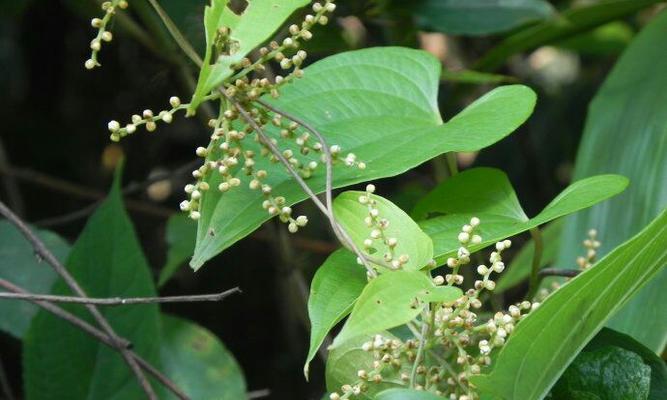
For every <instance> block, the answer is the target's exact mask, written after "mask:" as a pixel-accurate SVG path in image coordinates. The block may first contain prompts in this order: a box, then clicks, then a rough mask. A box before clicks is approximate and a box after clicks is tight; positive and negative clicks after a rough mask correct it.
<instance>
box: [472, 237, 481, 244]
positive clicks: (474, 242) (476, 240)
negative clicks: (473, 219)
mask: <svg viewBox="0 0 667 400" xmlns="http://www.w3.org/2000/svg"><path fill="white" fill-rule="evenodd" d="M470 242H471V243H472V244H480V243H482V237H481V236H479V235H472V238H470Z"/></svg>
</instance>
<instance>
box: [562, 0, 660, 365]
mask: <svg viewBox="0 0 667 400" xmlns="http://www.w3.org/2000/svg"><path fill="white" fill-rule="evenodd" d="M666 34H667V13H664V12H663V13H661V14H660V15H658V17H656V19H655V20H654V21H653V22H652V23H651V24H649V25H648V26H647V27H646V28H645V29H644V31H642V32H641V33H640V34H639V35H638V36H637V38H636V39H635V41H633V43H632V44H631V45H630V47H629V48H628V49H627V51H626V52H625V54H624V55H623V57H621V59H620V60H619V61H618V63H617V65H616V66H615V67H614V69H613V70H612V72H611V74H610V75H609V77H608V78H607V80H606V82H605V83H604V84H603V85H602V88H601V89H600V91H599V92H598V94H597V95H596V97H595V99H594V100H593V102H592V103H591V106H590V108H589V110H590V111H589V115H588V119H587V121H586V127H585V130H584V135H583V138H582V142H581V145H580V148H579V153H578V155H577V162H576V167H575V172H574V176H575V177H582V176H587V175H590V174H596V173H619V174H623V175H625V176H627V177H628V178H630V180H631V182H632V185H631V186H630V188H629V190H628V191H627V192H626V193H624V194H623V195H622V196H619V197H617V198H616V199H613V200H612V201H610V202H608V203H606V204H604V205H603V206H598V207H595V208H593V209H591V210H588V211H586V212H584V213H580V214H578V215H576V216H575V217H573V218H572V219H569V220H568V221H567V223H566V225H565V229H564V232H563V236H562V247H561V251H560V254H559V257H558V260H559V261H558V264H559V265H567V264H571V263H572V262H574V260H575V258H576V256H577V255H579V253H581V245H580V241H581V240H582V239H583V238H584V237H585V235H586V232H587V231H588V229H590V228H595V229H597V230H598V237H599V240H600V242H601V243H602V246H601V247H600V249H599V254H602V255H603V254H605V253H607V252H608V251H610V250H611V249H613V248H614V247H615V246H616V245H618V244H619V243H622V242H623V241H625V240H626V239H627V238H629V237H630V236H632V235H634V234H635V233H637V232H638V231H639V230H640V229H641V228H642V227H643V226H644V225H646V224H647V223H648V222H649V221H650V220H651V219H652V218H654V217H655V216H656V215H658V214H659V213H660V212H661V211H662V210H663V209H665V207H667V190H665V187H666V186H665V182H667V168H665V165H667V134H665V132H666V131H665V126H666V124H667V109H666V108H665V107H664V106H663V104H664V103H665V100H666V98H665V95H664V94H665V93H667V76H665V74H664V73H663V72H662V71H665V69H667V54H663V53H662V52H658V53H656V52H655V49H656V46H659V45H660V44H661V43H662V40H663V39H664V37H665V35H666ZM665 287H667V271H665V272H662V273H661V274H660V275H659V276H658V277H657V278H656V279H655V281H654V282H651V283H650V284H649V285H648V287H646V288H645V289H644V290H643V291H642V293H641V294H639V295H638V296H637V297H636V298H635V299H633V300H632V302H631V303H630V304H629V305H628V306H627V307H626V308H625V309H624V310H623V311H621V312H620V313H619V314H618V315H617V316H615V317H614V318H613V319H612V321H611V323H610V325H609V326H610V327H611V328H613V329H615V330H618V331H621V332H623V333H626V334H629V335H630V336H632V337H634V338H635V339H637V340H638V341H640V342H641V343H643V344H644V345H645V346H646V347H648V348H650V349H652V350H653V351H655V352H656V353H660V352H662V351H663V349H664V348H665V345H666V344H667V318H665V315H667V291H666V290H665ZM647 304H651V306H650V307H647V306H646V305H647Z"/></svg>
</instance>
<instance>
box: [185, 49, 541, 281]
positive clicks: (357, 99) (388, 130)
mask: <svg viewBox="0 0 667 400" xmlns="http://www.w3.org/2000/svg"><path fill="white" fill-rule="evenodd" d="M305 72H306V74H305V76H304V78H303V79H300V80H298V81H296V82H294V83H293V84H290V85H289V86H287V87H285V88H284V90H283V91H282V95H281V97H280V98H279V99H277V100H268V99H267V101H271V102H272V103H273V104H274V105H275V106H277V107H280V108H281V109H283V110H284V111H287V112H289V113H291V114H294V115H296V116H298V117H300V118H302V119H303V120H305V121H308V122H309V123H311V124H312V125H314V126H315V127H316V128H317V129H319V130H320V131H321V132H322V133H323V135H324V136H325V137H326V138H327V140H328V142H329V144H338V145H340V146H341V148H342V150H343V151H344V152H353V153H354V154H356V155H357V156H358V158H359V159H360V160H362V161H364V162H365V163H366V165H367V166H368V167H367V168H366V169H365V170H363V171H360V170H358V169H354V168H348V167H344V166H337V167H336V168H335V170H334V186H335V187H343V186H348V185H351V184H354V183H359V182H363V181H368V180H372V179H377V178H382V177H387V176H394V175H397V174H400V173H403V172H405V171H407V170H408V169H410V168H412V167H415V166H417V165H419V164H421V163H423V162H424V161H427V160H429V159H431V158H433V157H435V156H437V155H439V154H442V153H445V152H448V151H473V150H478V149H481V148H484V147H486V146H489V145H491V144H493V143H495V142H497V141H498V140H500V139H502V138H503V137H505V136H507V135H509V134H510V133H511V132H512V131H513V130H514V129H516V128H517V127H518V126H519V125H521V124H522V123H523V122H524V121H525V120H526V119H527V118H528V116H529V115H530V113H531V112H532V110H533V107H534V105H535V93H534V92H533V91H532V90H531V89H529V88H527V87H525V86H519V85H514V86H505V87H500V88H497V89H495V90H493V91H491V92H490V93H488V94H486V95H485V96H483V97H482V98H480V99H478V100H477V101H476V102H474V103H473V104H471V105H470V106H468V108H466V109H465V110H464V111H462V112H461V113H459V114H458V115H457V116H455V117H454V118H452V119H451V120H450V121H448V122H447V123H445V124H442V122H441V119H440V115H439V113H438V103H437V89H438V82H439V74H440V63H439V62H438V60H436V59H435V58H433V57H432V56H431V55H429V54H428V53H426V52H423V51H419V50H411V49H405V48H372V49H365V50H359V51H352V52H347V53H342V54H338V55H335V56H332V57H328V58H326V59H325V60H322V61H319V62H317V63H315V64H313V65H312V66H310V67H308V68H306V70H305ZM387 82H392V84H391V85H387ZM271 133H272V135H276V134H277V132H275V131H271ZM253 144H254V143H250V144H249V145H248V146H249V147H250V146H252V145H253ZM316 158H317V156H316V155H314V156H313V160H315V159H316ZM256 161H257V165H258V168H264V169H266V170H268V171H269V177H268V178H267V183H268V184H270V185H271V186H272V187H273V188H274V192H275V193H279V194H280V195H282V196H285V197H286V198H287V201H288V202H289V203H296V202H299V201H301V200H304V199H305V198H306V195H305V194H304V193H303V191H302V190H301V188H300V187H299V186H298V184H297V183H296V182H294V180H293V179H292V178H291V177H290V176H289V175H288V174H287V172H286V171H285V170H284V168H282V167H280V166H276V165H275V164H269V163H268V161H267V160H265V159H264V158H258V159H257V160H256ZM218 179H219V178H218V177H217V176H216V175H211V176H210V177H209V178H208V183H209V184H210V186H211V187H212V188H215V187H217V183H218ZM308 184H309V185H310V186H311V188H313V190H314V191H315V192H322V191H323V190H324V188H325V179H324V168H323V167H320V169H319V170H318V171H316V172H315V174H314V175H313V177H312V178H310V179H309V181H308ZM262 200H263V196H262V194H261V193H258V192H257V191H251V190H247V189H245V188H239V189H238V190H232V191H229V192H227V193H225V194H221V193H219V191H215V190H210V191H207V192H206V193H205V194H204V195H203V197H202V204H201V218H200V220H199V227H198V232H197V245H196V247H195V254H194V257H193V259H192V261H191V262H190V265H191V266H192V267H193V268H194V269H198V268H199V267H201V266H202V265H203V264H204V262H206V261H207V260H209V259H210V258H212V257H213V256H215V255H216V254H218V253H220V252H221V251H223V250H224V249H225V248H227V247H229V246H230V245H232V244H233V243H235V242H236V241H238V240H240V239H241V238H243V237H244V236H246V235H248V234H249V233H250V232H252V231H253V230H255V229H256V228H257V227H259V226H260V225H261V224H262V223H263V222H264V221H266V220H267V219H268V215H267V213H266V211H265V210H263V209H262V206H261V203H262Z"/></svg>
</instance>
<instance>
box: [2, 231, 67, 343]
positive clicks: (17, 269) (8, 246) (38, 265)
mask: <svg viewBox="0 0 667 400" xmlns="http://www.w3.org/2000/svg"><path fill="white" fill-rule="evenodd" d="M34 232H35V234H36V235H37V236H38V237H39V238H40V239H41V240H42V241H43V242H44V245H45V246H46V248H48V249H49V250H51V252H52V253H53V255H55V256H56V258H57V259H58V260H60V261H61V262H63V261H65V259H66V258H67V254H68V253H69V249H70V246H69V244H68V243H67V242H66V241H65V240H63V239H62V238H61V237H60V236H58V235H56V234H55V233H52V232H49V231H43V230H35V231H34ZM0 238H2V241H0V278H2V279H6V280H8V281H9V282H12V283H14V284H16V285H17V286H20V287H22V288H24V289H26V290H28V291H30V292H32V293H41V294H45V293H46V294H48V293H49V292H50V290H51V286H52V285H53V282H55V281H56V273H55V271H53V269H52V268H51V266H49V265H48V264H47V263H45V262H43V261H40V260H39V259H38V258H37V256H36V255H35V251H34V250H33V248H32V246H31V245H30V243H28V241H27V240H26V239H25V238H24V237H23V235H22V234H21V232H19V231H18V230H17V229H16V228H15V227H14V226H13V225H12V224H11V223H9V222H7V221H4V220H2V221H0ZM36 312H37V307H36V306H34V305H32V304H31V303H30V302H27V301H19V300H2V301H0V315H1V316H2V318H0V330H3V331H5V332H7V333H9V334H10V335H12V336H14V337H16V338H18V339H20V338H22V337H23V335H24V334H25V332H26V331H27V330H28V327H29V326H30V321H31V320H32V318H33V316H34V315H35V313H36Z"/></svg>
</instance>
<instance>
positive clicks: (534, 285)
mask: <svg viewBox="0 0 667 400" xmlns="http://www.w3.org/2000/svg"><path fill="white" fill-rule="evenodd" d="M530 236H531V237H532V238H533V246H534V250H533V264H532V266H531V270H530V287H529V290H528V299H532V298H533V297H534V296H535V294H536V293H537V289H538V288H539V286H540V276H539V272H540V266H541V265H540V264H541V263H542V253H543V252H544V244H543V242H542V232H541V231H540V228H538V227H535V228H533V229H531V230H530Z"/></svg>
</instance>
